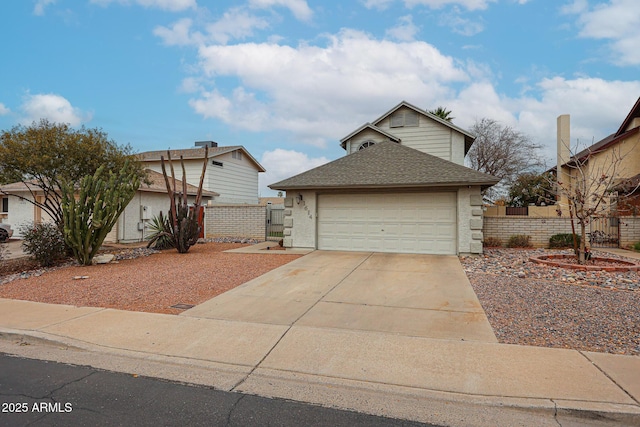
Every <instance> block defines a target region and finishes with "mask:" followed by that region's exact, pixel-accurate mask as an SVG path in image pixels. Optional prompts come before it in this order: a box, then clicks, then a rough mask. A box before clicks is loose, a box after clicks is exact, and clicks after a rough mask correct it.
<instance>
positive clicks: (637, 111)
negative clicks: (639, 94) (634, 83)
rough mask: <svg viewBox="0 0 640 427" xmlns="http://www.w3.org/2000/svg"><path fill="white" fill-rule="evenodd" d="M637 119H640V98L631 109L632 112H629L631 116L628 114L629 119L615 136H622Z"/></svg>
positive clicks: (626, 119) (625, 120)
mask: <svg viewBox="0 0 640 427" xmlns="http://www.w3.org/2000/svg"><path fill="white" fill-rule="evenodd" d="M636 118H640V98H638V100H637V101H636V103H635V104H634V105H633V107H632V108H631V111H629V114H627V117H626V118H625V119H624V121H623V122H622V124H621V125H620V128H619V129H618V131H617V132H616V134H615V136H620V135H622V134H623V133H625V132H627V128H628V127H629V125H630V124H631V122H633V120H634V119H636ZM629 130H631V129H629Z"/></svg>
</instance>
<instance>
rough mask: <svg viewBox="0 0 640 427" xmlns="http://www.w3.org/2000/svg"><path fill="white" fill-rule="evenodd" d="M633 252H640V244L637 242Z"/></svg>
mask: <svg viewBox="0 0 640 427" xmlns="http://www.w3.org/2000/svg"><path fill="white" fill-rule="evenodd" d="M633 250H634V251H638V252H640V242H636V243H634V245H633Z"/></svg>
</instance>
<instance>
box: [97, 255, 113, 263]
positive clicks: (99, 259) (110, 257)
mask: <svg viewBox="0 0 640 427" xmlns="http://www.w3.org/2000/svg"><path fill="white" fill-rule="evenodd" d="M115 258H116V256H115V255H114V254H102V255H96V256H95V257H93V263H94V264H109V263H110V262H111V261H113V260H114V259H115Z"/></svg>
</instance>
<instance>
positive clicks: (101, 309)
mask: <svg viewBox="0 0 640 427" xmlns="http://www.w3.org/2000/svg"><path fill="white" fill-rule="evenodd" d="M76 308H80V307H77V306H76ZM88 308H97V309H98V310H96V311H92V312H91V313H85V314H81V315H79V316H76V317H72V318H70V319H65V320H61V321H59V322H55V323H50V324H48V325H45V326H41V327H40V328H38V329H33V330H34V331H38V332H46V331H43V329H46V328H50V327H52V326H57V325H62V324H63V323H67V322H70V321H72V320H78V319H82V318H83V317H87V316H91V315H93V314H97V313H101V312H103V311H105V310H109V309H108V308H104V307H88Z"/></svg>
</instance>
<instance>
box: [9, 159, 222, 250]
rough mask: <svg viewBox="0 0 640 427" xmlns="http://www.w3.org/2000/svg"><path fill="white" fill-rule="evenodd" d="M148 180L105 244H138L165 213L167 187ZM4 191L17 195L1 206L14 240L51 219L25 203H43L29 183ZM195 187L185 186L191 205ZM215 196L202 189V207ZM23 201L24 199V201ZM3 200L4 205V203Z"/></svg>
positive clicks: (159, 179)
mask: <svg viewBox="0 0 640 427" xmlns="http://www.w3.org/2000/svg"><path fill="white" fill-rule="evenodd" d="M147 172H148V178H149V181H150V182H151V184H145V183H142V184H141V185H140V188H139V189H138V191H137V192H136V194H135V196H133V199H132V200H131V202H129V204H128V205H127V207H126V208H125V210H124V211H123V212H122V214H121V215H120V218H118V222H117V223H116V225H115V226H114V227H113V229H112V230H111V232H110V233H109V234H108V235H107V238H106V239H105V241H106V242H137V241H141V240H143V239H144V237H145V235H147V234H149V230H148V227H145V225H146V224H148V222H149V220H151V218H153V216H156V215H158V214H159V213H160V211H162V212H163V214H165V215H166V214H167V210H168V207H169V198H168V197H167V188H166V184H165V182H164V177H163V176H162V174H160V173H157V172H154V171H150V170H148V171H147ZM176 186H177V188H178V189H182V181H180V180H176ZM1 189H2V190H3V191H6V192H10V193H12V194H16V196H3V205H4V204H6V205H7V206H6V207H7V211H6V213H3V215H6V216H5V218H3V222H7V223H9V224H12V226H13V229H14V237H18V238H20V237H22V236H21V234H20V226H21V225H23V224H29V223H34V222H35V223H40V222H49V221H51V217H50V216H49V215H48V214H47V213H46V212H45V211H43V210H42V209H41V208H40V207H38V206H35V205H33V204H32V203H29V202H28V201H27V200H32V201H33V200H34V197H35V198H36V199H39V201H40V202H42V201H44V196H43V194H42V190H40V189H39V188H38V187H36V186H33V185H29V184H28V183H27V184H25V183H22V182H18V183H13V184H8V185H4V186H2V187H1ZM197 190H198V188H197V187H196V186H193V185H191V184H188V185H187V195H188V196H189V197H188V200H189V202H190V203H193V202H194V201H195V195H196V193H197ZM17 196H21V197H23V198H24V199H21V198H20V197H17ZM217 196H218V193H215V192H213V191H207V190H203V192H202V204H207V203H208V201H209V200H212V199H213V198H214V197H217ZM25 199H26V200H25ZM5 200H6V202H4V201H5Z"/></svg>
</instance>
